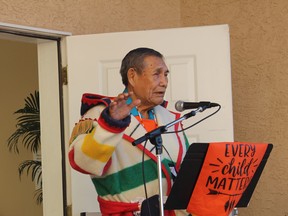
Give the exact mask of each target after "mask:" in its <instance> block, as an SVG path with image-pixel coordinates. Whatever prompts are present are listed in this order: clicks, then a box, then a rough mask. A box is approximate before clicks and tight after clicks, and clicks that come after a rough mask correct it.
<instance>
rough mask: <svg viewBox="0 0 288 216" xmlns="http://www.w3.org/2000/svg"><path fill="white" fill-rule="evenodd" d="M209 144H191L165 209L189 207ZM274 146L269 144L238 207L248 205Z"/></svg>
mask: <svg viewBox="0 0 288 216" xmlns="http://www.w3.org/2000/svg"><path fill="white" fill-rule="evenodd" d="M208 146H209V143H193V144H191V145H190V146H189V149H188V151H187V153H186V155H185V157H184V160H183V162H182V164H181V168H180V170H179V173H178V175H177V178H176V180H175V182H174V184H173V186H172V189H171V192H170V194H169V196H168V198H167V201H166V203H165V204H164V209H165V210H176V209H178V210H180V209H186V208H187V206H188V204H189V201H190V198H191V196H192V193H193V189H194V187H195V184H196V182H197V179H198V176H199V174H200V171H201V168H202V165H203V162H204V159H205V156H206V153H207V150H208ZM272 148H273V145H272V144H268V147H267V149H266V152H265V154H264V156H263V159H262V161H261V163H260V164H259V166H258V168H257V170H256V172H255V174H254V176H253V178H252V180H251V182H250V184H249V185H248V187H247V188H246V190H245V192H244V193H243V194H242V196H241V198H240V200H239V202H238V203H237V205H236V207H247V206H248V204H249V202H250V199H251V197H252V194H253V192H254V189H255V187H256V185H257V183H258V180H259V178H260V176H261V174H262V171H263V169H264V167H265V165H266V162H267V160H268V157H269V155H270V152H271V151H272Z"/></svg>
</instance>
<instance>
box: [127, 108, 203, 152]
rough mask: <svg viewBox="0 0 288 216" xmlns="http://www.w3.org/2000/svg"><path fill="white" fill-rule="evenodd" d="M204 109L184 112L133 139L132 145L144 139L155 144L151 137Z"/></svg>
mask: <svg viewBox="0 0 288 216" xmlns="http://www.w3.org/2000/svg"><path fill="white" fill-rule="evenodd" d="M204 110H205V108H203V107H199V108H198V109H197V110H193V111H191V112H189V113H186V114H185V115H183V116H182V117H181V118H179V119H176V120H174V121H172V122H170V123H168V124H167V125H164V126H160V127H158V128H156V129H154V130H152V131H150V132H148V133H146V134H145V135H144V136H142V137H140V138H138V139H136V140H134V141H133V142H132V145H133V146H136V145H138V144H140V143H142V142H144V141H146V140H148V139H149V140H150V141H151V143H152V144H154V145H155V143H154V142H153V141H154V140H153V139H154V138H155V137H156V136H159V135H161V134H163V133H165V132H166V131H167V130H168V128H170V127H172V126H173V125H175V124H177V123H178V122H181V121H183V120H186V119H188V118H190V117H192V116H195V115H196V114H197V113H198V112H203V111H204Z"/></svg>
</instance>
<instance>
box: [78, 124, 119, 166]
mask: <svg viewBox="0 0 288 216" xmlns="http://www.w3.org/2000/svg"><path fill="white" fill-rule="evenodd" d="M94 134H95V128H94V129H93V131H92V132H91V133H89V134H87V135H86V136H85V138H84V142H83V145H82V148H81V149H82V152H83V153H84V154H86V155H87V156H89V157H91V158H93V159H95V160H98V161H101V162H103V163H106V162H107V161H108V160H109V159H110V157H111V155H112V154H113V152H114V150H115V147H114V146H110V145H105V144H101V143H98V142H97V141H96V140H95V139H94Z"/></svg>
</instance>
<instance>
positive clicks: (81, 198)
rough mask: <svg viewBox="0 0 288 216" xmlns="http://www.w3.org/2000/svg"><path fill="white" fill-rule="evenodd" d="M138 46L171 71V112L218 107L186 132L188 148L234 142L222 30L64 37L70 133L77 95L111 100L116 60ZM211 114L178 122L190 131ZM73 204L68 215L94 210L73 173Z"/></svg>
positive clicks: (118, 87)
mask: <svg viewBox="0 0 288 216" xmlns="http://www.w3.org/2000/svg"><path fill="white" fill-rule="evenodd" d="M142 46H145V47H151V48H154V49H156V50H158V51H160V52H161V53H162V54H163V55H164V56H165V60H166V63H167V66H168V68H169V70H170V74H169V87H168V89H167V93H166V96H165V98H166V99H167V100H168V101H169V108H170V109H172V110H174V104H175V102H176V101H177V100H183V101H191V102H192V101H212V102H216V103H219V104H221V106H222V109H221V110H220V112H218V113H217V114H216V115H214V116H212V117H211V118H209V119H208V120H206V121H203V122H201V124H199V125H197V126H195V127H193V128H192V129H190V130H188V131H187V132H186V134H187V135H188V137H189V141H190V143H192V142H209V141H233V118H232V92H231V70H230V44H229V28H228V26H227V25H217V26H205V27H192V28H177V29H163V30H149V31H136V32H122V33H105V34H97V35H84V36H83V35H82V36H71V37H67V64H68V94H69V98H68V99H69V120H70V131H71V130H72V128H73V126H74V123H75V122H77V121H78V119H79V110H80V99H81V95H82V94H83V93H85V92H90V93H91V92H92V93H99V94H104V95H109V96H115V95H117V94H118V93H120V92H122V91H123V89H124V86H123V85H122V82H121V77H120V74H119V68H120V64H121V60H122V58H123V57H124V56H125V54H126V53H127V52H128V51H130V50H131V49H134V48H137V47H142ZM214 111H215V108H211V109H207V110H206V111H204V112H202V113H199V114H197V115H196V116H194V117H192V118H190V119H188V120H186V121H184V122H183V123H184V125H185V126H189V125H191V124H194V123H195V122H196V121H198V120H200V119H202V118H204V117H206V116H207V115H209V114H211V113H212V112H214ZM187 112H188V111H187ZM187 112H185V113H187ZM164 145H165V143H164ZM72 202H73V204H72V205H73V215H79V213H80V212H82V211H85V212H93V211H99V209H98V205H97V201H96V193H95V192H94V188H93V186H92V183H91V182H90V179H89V177H87V176H84V175H81V174H79V173H76V172H74V171H72Z"/></svg>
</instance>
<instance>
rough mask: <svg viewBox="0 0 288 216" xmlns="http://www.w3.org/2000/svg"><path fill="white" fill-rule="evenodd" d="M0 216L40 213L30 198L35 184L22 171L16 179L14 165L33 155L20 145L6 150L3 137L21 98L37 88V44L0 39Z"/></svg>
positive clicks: (13, 121)
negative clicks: (16, 148)
mask: <svg viewBox="0 0 288 216" xmlns="http://www.w3.org/2000/svg"><path fill="white" fill-rule="evenodd" d="M0 62H1V64H0V73H1V79H0V98H1V106H0V119H1V125H0V131H1V133H0V171H1V177H0V191H1V192H0V215H1V216H2V215H3V216H19V215H21V216H41V215H42V205H38V206H37V205H36V201H35V199H34V191H35V184H34V183H32V181H31V175H30V176H28V177H27V175H26V173H24V174H23V175H22V177H21V181H20V180H19V175H18V166H19V164H20V163H21V162H23V161H24V160H31V159H33V155H32V154H31V153H30V152H29V151H27V150H26V149H24V148H20V154H19V155H17V154H15V153H14V152H9V150H8V148H7V139H8V138H9V136H10V135H11V134H12V133H13V132H14V131H15V130H16V127H15V124H16V118H17V115H14V114H13V113H14V112H15V111H16V110H18V109H20V108H22V107H23V106H24V104H25V102H24V99H25V98H26V97H27V96H28V95H29V94H30V93H34V91H35V90H37V89H38V75H37V47H36V45H35V44H24V43H19V42H11V41H5V40H0Z"/></svg>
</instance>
